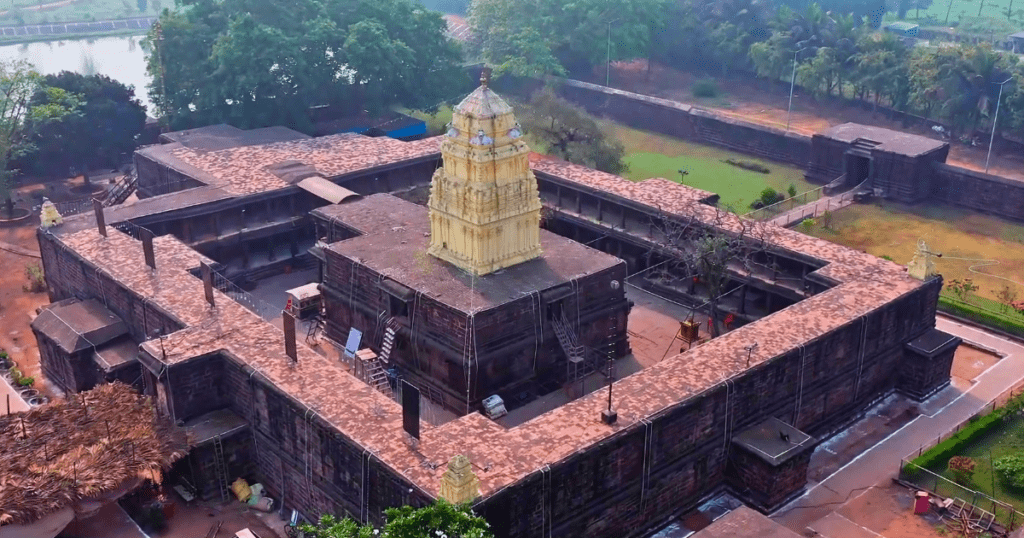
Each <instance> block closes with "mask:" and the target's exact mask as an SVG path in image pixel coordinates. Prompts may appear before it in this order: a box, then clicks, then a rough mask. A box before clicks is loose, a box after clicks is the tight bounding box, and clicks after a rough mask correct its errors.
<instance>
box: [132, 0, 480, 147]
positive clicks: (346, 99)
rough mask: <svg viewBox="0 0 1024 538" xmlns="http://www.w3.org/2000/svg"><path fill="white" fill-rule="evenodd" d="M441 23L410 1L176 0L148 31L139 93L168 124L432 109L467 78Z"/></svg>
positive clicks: (305, 126)
mask: <svg viewBox="0 0 1024 538" xmlns="http://www.w3.org/2000/svg"><path fill="white" fill-rule="evenodd" d="M445 31H446V25H445V21H444V19H443V18H442V17H441V14H440V13H437V12H435V11H431V10H428V9H424V8H423V7H422V6H421V5H420V4H419V3H418V2H414V1H412V0H296V1H292V2H284V1H282V0H258V1H257V0H179V5H178V8H177V9H176V10H174V11H165V12H164V13H163V14H162V15H161V17H160V20H159V25H158V26H156V27H154V29H153V31H151V33H150V35H149V38H148V39H149V41H150V43H151V45H152V46H151V47H150V53H149V55H148V57H147V63H148V65H147V68H148V71H149V74H150V76H151V77H152V82H151V84H150V87H149V89H150V95H151V96H153V100H154V102H155V103H156V105H157V108H158V110H159V111H160V112H161V114H165V115H166V118H167V120H168V122H169V124H170V126H171V127H172V128H183V127H190V126H196V125H208V124H212V123H220V122H225V123H230V124H232V125H235V126H236V127H240V128H253V127H263V126H269V125H287V126H289V127H292V128H296V129H298V130H302V131H306V132H309V131H310V130H311V126H310V124H309V122H310V120H309V117H308V109H309V108H310V107H313V106H324V105H326V106H331V107H336V108H337V109H339V110H341V111H342V112H344V113H349V114H353V113H359V112H362V111H363V110H369V111H370V112H371V113H374V112H380V111H382V110H384V109H385V108H387V107H390V106H393V105H396V104H400V105H402V106H405V107H409V108H415V109H424V110H431V109H433V108H435V107H436V106H437V105H438V104H440V103H441V102H443V101H446V100H450V99H453V98H454V97H456V94H457V93H458V91H459V89H460V85H461V84H462V82H464V79H465V78H466V77H465V75H464V74H463V73H462V72H461V70H460V67H459V61H460V51H459V48H458V45H457V44H455V43H454V42H452V41H450V40H449V39H448V38H447V36H446V34H445Z"/></svg>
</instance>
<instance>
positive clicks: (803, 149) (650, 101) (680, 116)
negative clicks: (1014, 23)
mask: <svg viewBox="0 0 1024 538" xmlns="http://www.w3.org/2000/svg"><path fill="white" fill-rule="evenodd" d="M558 82H559V84H558V85H556V87H557V88H558V92H559V94H560V95H561V96H562V97H563V98H565V99H567V100H569V101H570V102H572V103H574V104H576V105H578V106H580V107H582V108H583V109H585V110H586V111H587V112H589V113H591V114H594V115H598V116H605V117H608V118H610V119H613V120H615V121H617V122H619V123H622V124H625V125H628V126H630V127H633V128H636V129H643V130H646V131H653V132H656V133H660V134H664V135H668V136H673V137H676V138H681V139H684V140H691V141H694V142H698V143H702V144H711V145H715V146H719V147H723V148H726V149H729V150H732V151H737V152H740V153H745V154H748V155H751V156H755V157H761V158H765V159H769V160H773V161H777V162H782V163H786V164H790V165H794V166H798V167H800V168H802V169H807V168H808V166H809V164H810V161H811V137H810V136H806V135H802V134H798V133H793V132H786V131H784V130H782V129H776V128H773V127H769V126H765V125H759V124H755V123H751V122H747V121H743V120H738V119H734V118H729V117H726V116H722V115H720V114H716V113H714V112H711V111H708V110H704V109H702V108H698V107H695V106H692V105H688V104H685V103H680V102H677V101H670V100H668V99H661V98H658V97H651V96H647V95H641V94H637V93H632V92H628V91H624V90H617V89H614V88H608V87H605V86H599V85H597V84H590V83H588V82H581V81H578V80H568V79H558ZM540 87H541V83H540V82H539V81H537V80H530V79H518V80H512V81H509V82H505V83H504V84H502V85H501V87H500V89H501V90H504V91H507V92H508V93H510V94H513V95H515V96H516V97H518V98H520V99H528V98H529V96H530V94H531V93H532V92H533V91H535V90H537V89H539V88H540ZM916 119H918V118H916V117H915V120H916ZM920 120H921V121H928V120H924V119H923V118H920ZM932 196H933V197H934V198H935V199H937V200H940V201H943V202H946V203H949V204H953V205H958V206H962V207H967V208H970V209H976V210H979V211H984V212H988V213H993V214H996V215H999V216H1001V217H1007V218H1011V219H1016V220H1024V182H1018V181H1015V180H1012V179H1007V178H1004V177H1001V176H995V175H992V174H985V173H982V172H975V171H973V170H967V169H965V168H960V167H956V166H952V165H948V164H942V165H938V170H937V173H936V177H935V178H934V184H933V186H932Z"/></svg>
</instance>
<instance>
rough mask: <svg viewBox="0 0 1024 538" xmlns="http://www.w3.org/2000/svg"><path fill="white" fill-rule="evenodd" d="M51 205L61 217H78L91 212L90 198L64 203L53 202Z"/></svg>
mask: <svg viewBox="0 0 1024 538" xmlns="http://www.w3.org/2000/svg"><path fill="white" fill-rule="evenodd" d="M53 205H54V207H56V208H57V212H58V213H60V214H61V216H64V217H70V216H71V215H79V214H82V213H88V212H90V211H92V198H91V197H86V198H79V199H77V200H69V201H66V202H54V203H53Z"/></svg>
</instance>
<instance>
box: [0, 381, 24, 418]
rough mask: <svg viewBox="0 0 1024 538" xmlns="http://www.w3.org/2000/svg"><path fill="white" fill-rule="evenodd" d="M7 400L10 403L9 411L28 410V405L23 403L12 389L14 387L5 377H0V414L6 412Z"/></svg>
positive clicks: (19, 411)
mask: <svg viewBox="0 0 1024 538" xmlns="http://www.w3.org/2000/svg"><path fill="white" fill-rule="evenodd" d="M7 402H10V404H11V408H10V412H11V413H21V412H22V411H28V410H29V405H28V404H27V403H25V400H22V399H21V395H19V394H18V392H17V391H15V390H14V387H12V386H11V384H10V383H8V382H7V380H6V379H4V378H3V377H0V415H6V414H7Z"/></svg>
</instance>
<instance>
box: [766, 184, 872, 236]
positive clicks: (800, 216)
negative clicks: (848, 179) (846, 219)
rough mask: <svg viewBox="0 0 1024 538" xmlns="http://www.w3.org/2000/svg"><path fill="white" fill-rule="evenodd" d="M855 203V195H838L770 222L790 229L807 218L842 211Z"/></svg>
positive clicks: (805, 206) (784, 214) (847, 193)
mask: <svg viewBox="0 0 1024 538" xmlns="http://www.w3.org/2000/svg"><path fill="white" fill-rule="evenodd" d="M852 203H853V193H849V192H846V193H843V194H837V195H836V196H826V197H824V198H819V199H818V200H816V201H814V202H811V203H809V204H804V205H802V206H798V207H794V208H793V209H790V210H789V211H786V212H785V213H783V214H781V215H779V216H777V217H774V218H772V219H771V220H770V221H768V222H771V223H772V224H778V225H779V226H782V227H783V228H788V227H790V226H792V225H793V224H796V223H798V222H800V221H801V220H804V218H805V217H810V218H814V217H817V216H819V215H821V214H822V213H824V212H825V211H835V210H837V209H842V208H844V207H846V206H848V205H850V204H852Z"/></svg>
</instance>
